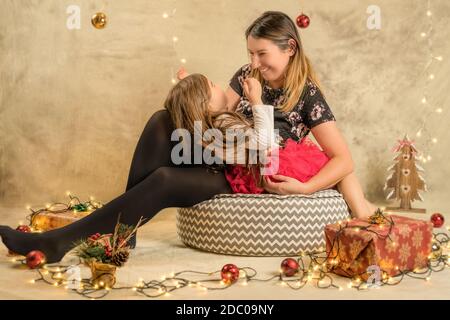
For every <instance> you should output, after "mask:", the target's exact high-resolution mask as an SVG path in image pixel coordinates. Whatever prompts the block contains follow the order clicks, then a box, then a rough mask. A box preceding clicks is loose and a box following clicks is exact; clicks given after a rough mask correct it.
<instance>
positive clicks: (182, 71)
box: [177, 67, 189, 80]
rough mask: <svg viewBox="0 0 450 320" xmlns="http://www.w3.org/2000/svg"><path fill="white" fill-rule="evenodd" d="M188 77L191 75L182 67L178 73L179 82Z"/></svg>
mask: <svg viewBox="0 0 450 320" xmlns="http://www.w3.org/2000/svg"><path fill="white" fill-rule="evenodd" d="M188 75H189V73H187V71H186V69H185V68H184V67H181V68H180V69H178V71H177V79H178V80H182V79H184V78H186V77H187V76H188Z"/></svg>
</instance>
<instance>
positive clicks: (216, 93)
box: [208, 79, 227, 112]
mask: <svg viewBox="0 0 450 320" xmlns="http://www.w3.org/2000/svg"><path fill="white" fill-rule="evenodd" d="M208 84H209V89H210V90H211V100H210V101H209V111H211V112H224V111H227V98H226V96H225V92H223V90H222V89H221V88H220V87H219V86H217V85H216V84H214V83H213V82H212V81H211V80H209V79H208Z"/></svg>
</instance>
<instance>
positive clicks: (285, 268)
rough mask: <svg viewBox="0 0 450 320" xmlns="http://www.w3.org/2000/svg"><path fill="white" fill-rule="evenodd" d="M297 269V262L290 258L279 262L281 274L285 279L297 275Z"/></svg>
mask: <svg viewBox="0 0 450 320" xmlns="http://www.w3.org/2000/svg"><path fill="white" fill-rule="evenodd" d="M298 268H299V265H298V262H297V260H295V259H292V258H286V259H284V260H283V261H282V262H281V272H282V273H283V275H285V276H286V277H292V276H293V275H294V274H296V273H297V271H298Z"/></svg>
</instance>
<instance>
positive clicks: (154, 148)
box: [126, 110, 173, 248]
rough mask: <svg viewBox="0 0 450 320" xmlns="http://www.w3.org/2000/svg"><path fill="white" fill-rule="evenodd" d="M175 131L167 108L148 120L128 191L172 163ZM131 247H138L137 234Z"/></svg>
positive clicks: (132, 240) (129, 178) (135, 154)
mask: <svg viewBox="0 0 450 320" xmlns="http://www.w3.org/2000/svg"><path fill="white" fill-rule="evenodd" d="M172 131H173V125H172V120H171V118H170V114H169V112H168V111H166V110H160V111H157V112H155V113H154V114H153V115H152V116H151V118H150V119H149V120H148V122H147V124H146V126H145V128H144V130H143V131H142V134H141V137H140V138H139V141H138V143H137V146H136V149H135V151H134V155H133V160H132V161H131V165H130V172H129V174H128V182H127V187H126V191H128V190H130V189H131V188H133V187H134V186H135V185H137V184H138V183H139V182H141V181H142V180H144V179H145V178H146V177H147V176H148V175H150V174H151V173H152V172H153V171H155V170H156V169H158V168H159V167H168V166H171V165H172V162H171V161H170V152H171V150H172V144H171V141H170V136H171V134H172ZM129 244H130V247H131V248H134V247H136V234H134V235H133V237H132V238H131V239H130V241H129Z"/></svg>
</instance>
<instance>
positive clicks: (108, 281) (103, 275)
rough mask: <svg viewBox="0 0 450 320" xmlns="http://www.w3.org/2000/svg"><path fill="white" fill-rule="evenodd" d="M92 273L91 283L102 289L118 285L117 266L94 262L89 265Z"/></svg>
mask: <svg viewBox="0 0 450 320" xmlns="http://www.w3.org/2000/svg"><path fill="white" fill-rule="evenodd" d="M89 266H90V268H91V272H92V277H91V283H92V284H93V285H94V286H97V287H98V288H100V289H104V288H112V287H113V286H114V284H115V283H116V266H113V265H112V264H107V263H100V262H97V261H93V262H91V263H90V264H89Z"/></svg>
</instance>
